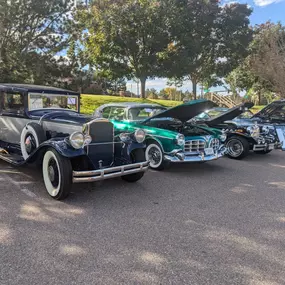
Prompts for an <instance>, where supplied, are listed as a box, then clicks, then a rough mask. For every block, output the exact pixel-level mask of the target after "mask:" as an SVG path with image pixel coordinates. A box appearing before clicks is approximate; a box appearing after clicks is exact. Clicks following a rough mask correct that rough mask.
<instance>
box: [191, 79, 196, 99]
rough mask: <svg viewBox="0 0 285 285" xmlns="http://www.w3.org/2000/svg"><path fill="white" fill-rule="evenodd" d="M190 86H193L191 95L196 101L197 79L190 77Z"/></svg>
mask: <svg viewBox="0 0 285 285" xmlns="http://www.w3.org/2000/svg"><path fill="white" fill-rule="evenodd" d="M191 81H192V85H193V94H194V100H196V99H197V79H196V78H195V77H193V78H192V77H191Z"/></svg>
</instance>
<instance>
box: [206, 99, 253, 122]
mask: <svg viewBox="0 0 285 285" xmlns="http://www.w3.org/2000/svg"><path fill="white" fill-rule="evenodd" d="M253 105H254V104H253V103H251V102H247V103H243V104H240V105H238V106H236V107H233V108H231V109H229V110H228V111H226V112H225V113H223V114H221V115H219V116H217V117H215V118H213V119H211V120H208V121H207V124H208V125H218V124H221V123H224V122H225V121H230V120H233V119H234V118H236V117H237V116H239V115H241V114H242V113H243V112H244V111H245V110H246V109H250V108H252V107H253Z"/></svg>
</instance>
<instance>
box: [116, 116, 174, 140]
mask: <svg viewBox="0 0 285 285" xmlns="http://www.w3.org/2000/svg"><path fill="white" fill-rule="evenodd" d="M112 123H113V124H114V127H115V129H117V130H119V131H120V132H121V131H126V132H133V131H135V130H136V129H143V130H144V131H145V132H146V133H147V134H148V135H157V136H162V137H167V138H169V139H175V138H176V136H177V132H174V131H170V130H166V129H160V128H155V127H149V126H145V125H143V124H141V123H140V122H122V121H113V120H112Z"/></svg>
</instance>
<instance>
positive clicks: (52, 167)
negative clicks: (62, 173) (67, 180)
mask: <svg viewBox="0 0 285 285" xmlns="http://www.w3.org/2000/svg"><path fill="white" fill-rule="evenodd" d="M48 177H49V180H50V182H51V184H52V186H53V187H55V188H56V187H57V186H58V183H59V172H58V168H57V164H56V161H55V160H54V159H53V158H52V159H50V161H49V164H48Z"/></svg>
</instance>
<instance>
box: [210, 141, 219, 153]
mask: <svg viewBox="0 0 285 285" xmlns="http://www.w3.org/2000/svg"><path fill="white" fill-rule="evenodd" d="M210 147H212V148H213V149H214V151H218V150H219V147H220V141H219V139H217V138H215V139H212V140H211V142H210Z"/></svg>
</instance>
